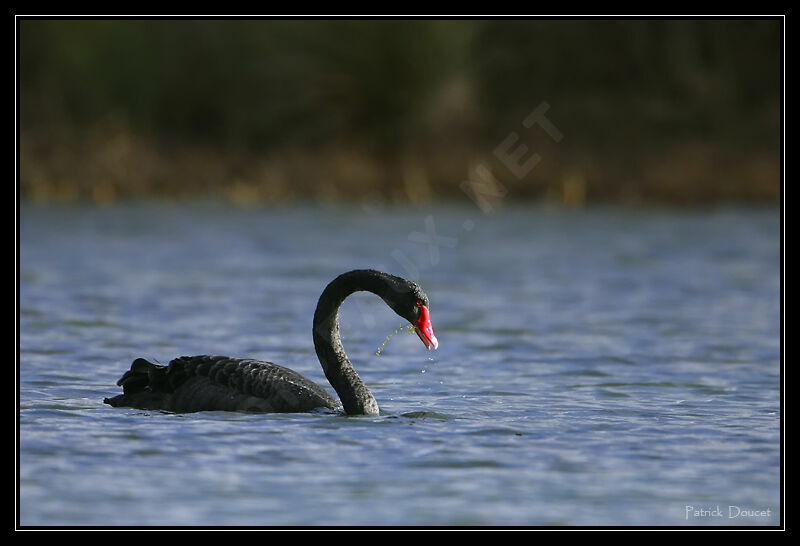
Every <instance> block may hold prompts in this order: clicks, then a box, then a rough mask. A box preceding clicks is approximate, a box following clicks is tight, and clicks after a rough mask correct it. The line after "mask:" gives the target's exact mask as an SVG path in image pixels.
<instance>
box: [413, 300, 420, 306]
mask: <svg viewBox="0 0 800 546" xmlns="http://www.w3.org/2000/svg"><path fill="white" fill-rule="evenodd" d="M414 305H416V306H417V307H422V302H421V301H419V300H417V303H415V304H414Z"/></svg>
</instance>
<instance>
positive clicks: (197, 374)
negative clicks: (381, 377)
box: [105, 355, 341, 413]
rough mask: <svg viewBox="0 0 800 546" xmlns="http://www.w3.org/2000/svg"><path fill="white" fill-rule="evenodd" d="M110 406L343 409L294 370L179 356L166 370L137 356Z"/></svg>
mask: <svg viewBox="0 0 800 546" xmlns="http://www.w3.org/2000/svg"><path fill="white" fill-rule="evenodd" d="M117 385H119V386H121V387H122V390H123V394H121V395H119V396H115V397H114V398H106V399H105V402H106V403H107V404H110V405H112V406H122V407H135V408H140V409H158V410H166V411H174V412H179V413H183V412H193V411H206V410H223V411H258V412H281V413H287V412H307V411H311V410H314V409H317V408H331V409H339V408H340V407H341V405H340V404H339V403H338V402H337V400H336V399H334V398H333V397H332V396H330V395H329V394H328V393H327V392H326V391H325V390H324V389H323V388H322V387H320V386H319V385H317V384H315V383H313V382H312V381H309V380H308V379H306V378H304V377H303V376H302V375H300V374H298V373H297V372H295V371H293V370H290V369H288V368H284V367H283V366H279V365H277V364H273V363H271V362H262V361H258V360H250V359H239V358H228V357H225V356H209V355H202V356H182V357H180V358H176V359H174V360H173V361H171V362H170V363H169V365H167V366H160V365H157V364H153V363H151V362H148V361H147V360H145V359H143V358H137V359H136V360H134V361H133V363H132V364H131V369H130V370H128V371H127V372H125V374H124V375H123V376H122V377H121V378H120V380H119V381H118V382H117Z"/></svg>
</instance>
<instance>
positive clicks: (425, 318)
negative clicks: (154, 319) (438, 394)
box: [104, 270, 439, 415]
mask: <svg viewBox="0 0 800 546" xmlns="http://www.w3.org/2000/svg"><path fill="white" fill-rule="evenodd" d="M361 290H366V291H368V292H372V293H373V294H377V295H378V296H380V297H381V298H382V299H383V301H384V302H386V305H388V306H389V307H391V308H392V310H393V311H394V312H395V313H397V314H398V315H400V316H401V317H403V318H404V319H406V320H408V321H409V322H410V323H411V324H413V325H414V329H415V330H416V332H417V335H419V337H420V339H421V340H422V342H423V343H424V344H425V347H427V348H428V350H430V348H431V347H433V348H434V349H436V348H437V347H438V346H439V342H438V341H437V340H436V336H435V335H434V333H433V327H432V326H431V320H430V314H429V312H428V307H429V303H428V296H426V295H425V292H423V291H422V288H420V287H419V285H418V284H417V283H415V282H411V281H408V280H406V279H403V278H401V277H395V276H394V275H389V274H387V273H381V272H380V271H374V270H355V271H350V272H348V273H343V274H342V275H339V276H338V277H337V278H335V279H334V280H333V281H331V283H330V284H328V286H327V287H326V288H325V290H324V291H323V292H322V295H321V296H320V298H319V302H318V303H317V309H316V311H315V312H314V326H313V335H314V348H315V349H316V351H317V357H319V361H320V363H321V364H322V369H323V370H324V371H325V377H327V378H328V381H329V382H330V384H331V386H333V388H334V390H336V392H337V393H338V394H339V398H340V399H341V403H340V402H339V401H337V400H336V399H335V398H334V397H332V396H331V395H330V394H328V393H327V391H325V389H323V388H322V387H320V386H319V385H317V384H315V383H314V382H312V381H309V380H308V379H306V378H305V377H303V376H302V375H300V374H299V373H297V372H295V371H292V370H290V369H288V368H284V367H283V366H278V365H277V364H273V363H271V362H261V361H258V360H250V359H240V358H228V357H225V356H209V355H203V356H182V357H180V358H176V359H175V360H173V361H171V362H170V363H169V365H167V366H160V365H156V364H152V363H150V362H148V361H147V360H145V359H143V358H137V359H136V360H134V361H133V364H131V369H130V370H129V371H127V372H125V375H123V376H122V378H121V379H120V380H119V381H117V385H119V386H121V387H122V389H123V394H120V395H118V396H115V397H113V398H106V399H105V400H104V402H105V403H106V404H110V405H111V406H114V407H133V408H139V409H149V410H166V411H171V412H176V413H185V412H194V411H208V410H223V411H254V412H265V413H293V412H308V411H312V410H315V409H319V408H329V409H333V410H341V409H344V411H345V412H346V413H348V414H351V415H377V414H378V403H377V402H376V401H375V398H374V397H373V396H372V393H371V392H370V391H369V389H368V388H367V386H366V385H364V382H363V381H361V378H360V377H358V374H357V373H356V370H355V369H354V368H353V365H352V364H350V360H348V358H347V355H346V354H345V352H344V348H343V347H342V341H341V339H340V338H339V307H340V306H341V304H342V302H343V301H344V299H345V298H346V297H347V296H349V295H350V294H352V293H353V292H358V291H361Z"/></svg>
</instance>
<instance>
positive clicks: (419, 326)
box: [414, 305, 439, 351]
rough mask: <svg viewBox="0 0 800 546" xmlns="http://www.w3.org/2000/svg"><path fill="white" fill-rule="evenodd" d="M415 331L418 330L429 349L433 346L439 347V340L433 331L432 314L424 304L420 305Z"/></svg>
mask: <svg viewBox="0 0 800 546" xmlns="http://www.w3.org/2000/svg"><path fill="white" fill-rule="evenodd" d="M414 331H416V332H417V335H418V336H419V338H420V339H421V340H422V343H424V344H425V347H427V348H428V350H429V351H430V350H431V347H433V348H434V349H437V348H438V347H439V340H437V339H436V336H435V335H434V333H433V326H431V314H430V313H429V312H428V308H427V307H425V306H424V305H420V306H419V318H418V319H417V322H415V323H414Z"/></svg>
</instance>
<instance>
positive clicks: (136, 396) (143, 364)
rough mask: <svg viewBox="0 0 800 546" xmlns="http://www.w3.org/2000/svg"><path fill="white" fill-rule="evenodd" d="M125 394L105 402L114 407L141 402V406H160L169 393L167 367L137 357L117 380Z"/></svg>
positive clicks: (107, 399) (104, 400)
mask: <svg viewBox="0 0 800 546" xmlns="http://www.w3.org/2000/svg"><path fill="white" fill-rule="evenodd" d="M117 385H119V386H120V387H122V392H123V394H120V395H118V396H114V397H113V398H105V399H103V402H105V403H106V404H109V405H111V406H114V407H127V406H132V405H135V404H133V402H134V400H135V403H136V404H139V407H152V408H160V407H161V406H162V402H163V400H164V398H165V396H168V395H169V391H170V388H169V382H168V381H167V367H166V366H159V365H158V364H153V363H152V362H148V361H147V360H145V359H144V358H137V359H136V360H134V361H133V364H131V369H130V370H128V371H127V372H125V374H124V375H123V376H122V377H120V379H119V381H117Z"/></svg>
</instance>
